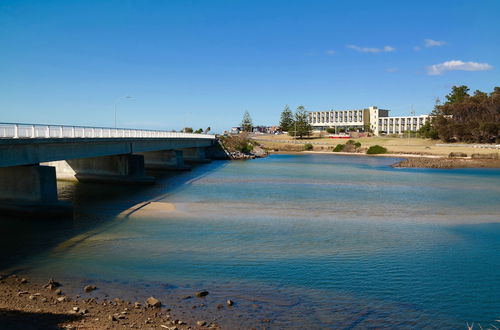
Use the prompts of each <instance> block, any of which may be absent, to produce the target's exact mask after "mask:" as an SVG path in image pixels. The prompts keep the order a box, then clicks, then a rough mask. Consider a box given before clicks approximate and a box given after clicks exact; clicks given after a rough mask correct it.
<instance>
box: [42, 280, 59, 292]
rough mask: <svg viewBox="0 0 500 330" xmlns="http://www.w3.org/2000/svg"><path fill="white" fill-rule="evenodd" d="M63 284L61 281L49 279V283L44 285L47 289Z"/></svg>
mask: <svg viewBox="0 0 500 330" xmlns="http://www.w3.org/2000/svg"><path fill="white" fill-rule="evenodd" d="M59 286H61V283H59V282H56V281H54V280H53V279H50V280H49V283H47V284H45V285H44V286H43V287H44V288H46V289H50V290H54V289H55V288H57V287H59Z"/></svg>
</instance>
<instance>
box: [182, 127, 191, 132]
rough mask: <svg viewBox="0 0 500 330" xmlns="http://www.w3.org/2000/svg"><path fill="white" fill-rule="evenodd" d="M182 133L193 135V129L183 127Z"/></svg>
mask: <svg viewBox="0 0 500 330" xmlns="http://www.w3.org/2000/svg"><path fill="white" fill-rule="evenodd" d="M182 131H183V132H184V133H193V128H192V127H184V128H183V129H182Z"/></svg>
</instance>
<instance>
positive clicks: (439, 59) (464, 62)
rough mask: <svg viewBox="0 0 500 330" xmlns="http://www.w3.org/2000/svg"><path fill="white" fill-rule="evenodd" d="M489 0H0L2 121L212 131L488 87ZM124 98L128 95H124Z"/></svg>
mask: <svg viewBox="0 0 500 330" xmlns="http://www.w3.org/2000/svg"><path fill="white" fill-rule="evenodd" d="M499 13H500V1H498V0H481V1H477V0H475V1H463V0H450V1H444V0H443V1H435V0H433V1H425V0H419V1H401V0H398V1H384V0H379V1H360V0H349V1H342V0H338V1H313V0H307V1H294V0H286V1H272V0H267V1H259V0H252V1H238V0H232V1H219V0H210V1H208V0H206V1H202V0H199V1H190V0H180V1H177V0H168V1H167V0H165V1H161V0H156V1H152V0H151V1H150V0H137V1H129V0H115V1H112V0H110V1H101V0H95V1H94V0H84V1H83V0H82V1H77V0H74V1H72V0H61V1H57V0H54V1H52V0H48V1H40V0H36V1H28V0H26V1H23V0H2V1H0V122H20V123H46V124H67V125H89V126H100V127H101V126H103V127H113V125H114V108H115V107H116V112H117V125H118V126H119V127H131V128H148V129H166V130H172V129H176V130H180V129H182V128H183V127H186V126H189V127H193V128H195V129H197V128H206V127H211V128H212V130H213V131H215V132H221V131H223V130H226V129H229V128H230V127H232V126H237V125H239V123H240V122H241V119H242V116H243V113H244V111H245V110H248V112H249V113H250V115H251V117H252V119H253V122H254V124H255V125H275V124H277V123H278V122H279V116H280V113H281V111H282V109H283V107H284V106H285V105H289V106H290V107H291V108H292V109H295V108H296V107H297V106H299V105H303V106H305V107H306V109H307V110H309V111H321V110H323V111H324V110H329V109H339V110H340V109H362V108H366V107H368V106H372V105H375V106H378V107H380V108H383V109H390V110H391V115H406V114H409V113H410V111H411V109H412V108H413V109H414V111H415V112H416V113H417V114H426V113H429V112H430V111H431V110H432V108H433V105H434V102H435V99H436V98H437V97H440V98H441V99H444V96H445V95H446V94H448V92H449V91H450V89H451V86H453V85H467V86H469V88H470V89H471V90H472V91H474V90H476V89H479V90H482V91H486V92H491V91H492V90H493V88H494V87H495V86H500V19H499ZM124 96H131V98H124Z"/></svg>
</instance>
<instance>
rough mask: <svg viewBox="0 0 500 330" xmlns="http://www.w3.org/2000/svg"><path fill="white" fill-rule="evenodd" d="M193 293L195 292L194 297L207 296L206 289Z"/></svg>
mask: <svg viewBox="0 0 500 330" xmlns="http://www.w3.org/2000/svg"><path fill="white" fill-rule="evenodd" d="M195 294H196V297H199V298H201V297H205V296H208V291H206V290H202V291H198V292H196V293H195Z"/></svg>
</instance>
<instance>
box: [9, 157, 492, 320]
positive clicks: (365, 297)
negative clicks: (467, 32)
mask: <svg viewBox="0 0 500 330" xmlns="http://www.w3.org/2000/svg"><path fill="white" fill-rule="evenodd" d="M394 162H395V160H394V159H388V158H371V157H347V156H346V157H343V156H330V155H294V156H291V155H274V156H271V157H269V158H266V159H259V160H252V161H246V162H214V163H212V164H209V165H203V166H200V167H198V168H196V169H194V170H193V171H192V172H189V173H183V174H177V175H175V176H172V175H169V176H164V177H163V178H161V179H160V180H159V183H158V184H157V185H155V186H153V187H142V188H137V187H134V188H128V189H124V188H123V187H119V186H106V185H98V184H86V185H84V184H74V183H61V184H60V185H61V186H60V191H61V195H62V196H63V197H65V198H71V199H73V200H74V201H75V205H76V208H77V216H76V217H75V219H74V220H72V221H66V222H53V221H47V220H42V219H40V221H35V222H33V221H31V222H28V221H19V220H14V219H3V218H2V223H3V226H2V232H1V233H0V234H1V235H2V240H1V241H0V248H1V251H2V252H1V253H2V255H1V266H2V268H3V269H4V270H6V269H7V268H10V269H22V270H24V271H25V272H27V273H31V274H37V276H41V275H42V274H43V275H46V276H51V277H52V276H55V277H57V278H72V279H73V280H74V281H75V282H78V281H79V280H81V279H93V280H95V281H101V280H102V281H111V282H110V283H115V284H116V283H118V284H119V285H118V289H117V290H119V288H120V286H132V287H131V288H129V289H128V290H129V292H130V294H131V295H133V296H140V295H141V292H144V291H148V290H153V291H154V292H155V293H156V294H158V290H159V288H160V289H161V288H163V289H162V290H164V291H162V292H164V294H165V295H171V296H180V295H181V294H183V293H186V292H187V293H192V291H193V288H200V287H203V288H207V289H209V291H210V292H211V294H210V296H209V297H210V298H209V299H212V300H214V302H215V301H216V300H217V298H220V299H224V297H233V299H237V300H239V302H240V303H239V306H238V309H237V310H238V312H240V313H241V314H242V316H239V317H238V316H234V318H236V319H237V320H238V322H239V323H238V324H240V325H241V326H242V327H245V326H250V325H251V324H252V321H254V320H255V319H259V318H270V319H272V320H273V323H271V326H274V327H276V328H283V327H291V326H294V327H301V326H306V327H308V328H325V327H326V328H356V327H359V328H366V327H393V328H404V327H406V328H415V327H418V328H421V327H436V328H461V327H463V324H464V322H465V321H480V322H484V323H487V322H491V321H492V320H494V319H495V318H498V316H499V314H500V299H498V294H499V292H500V276H499V274H500V258H498V250H499V248H500V222H499V220H500V219H499V218H500V217H499V214H500V207H499V203H498V200H499V196H500V171H499V170H496V169H492V170H485V169H482V170H476V169H458V170H430V169H428V170H424V169H393V168H391V167H390V166H389V165H390V164H392V163H394ZM20 233H22V237H23V240H19V239H18V237H19V235H20ZM14 237H15V238H14ZM25 238H26V239H25ZM34 252H38V253H34ZM161 283H163V284H161ZM164 283H169V286H168V288H165V285H164ZM222 301H223V300H222ZM256 306H257V307H256ZM207 312H208V311H207ZM220 323H221V324H224V321H223V320H220ZM234 324H235V323H233V325H234Z"/></svg>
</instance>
